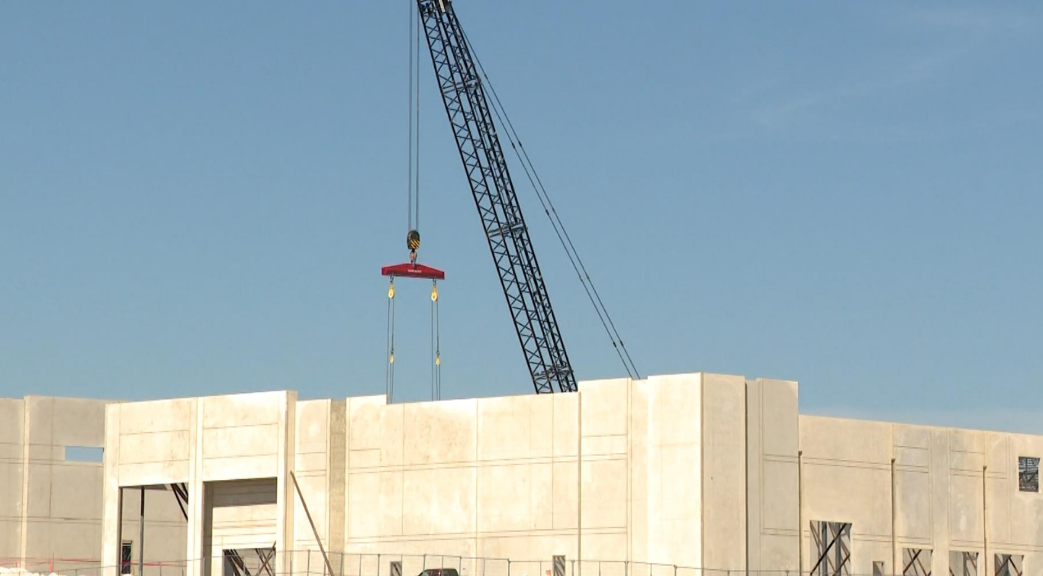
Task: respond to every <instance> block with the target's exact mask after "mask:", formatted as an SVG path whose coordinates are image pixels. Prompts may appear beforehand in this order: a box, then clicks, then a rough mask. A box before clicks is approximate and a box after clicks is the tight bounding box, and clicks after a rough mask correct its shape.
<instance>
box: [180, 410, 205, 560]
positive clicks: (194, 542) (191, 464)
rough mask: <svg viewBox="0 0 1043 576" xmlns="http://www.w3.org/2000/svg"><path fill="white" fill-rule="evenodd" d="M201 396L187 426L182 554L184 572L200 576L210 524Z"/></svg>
mask: <svg viewBox="0 0 1043 576" xmlns="http://www.w3.org/2000/svg"><path fill="white" fill-rule="evenodd" d="M202 402H203V399H201V398H197V399H195V400H194V401H193V402H192V414H191V416H190V421H191V422H192V426H191V428H190V430H189V446H191V449H190V451H189V460H188V482H187V486H188V541H187V542H186V548H185V552H186V553H185V557H186V558H187V559H188V567H187V569H186V570H185V576H203V575H204V574H206V573H207V572H208V566H209V563H207V562H204V559H206V557H208V556H209V555H210V542H209V538H206V536H207V534H209V532H210V530H209V526H207V522H206V517H207V514H206V497H205V493H204V492H205V490H204V486H205V485H204V484H203V408H202Z"/></svg>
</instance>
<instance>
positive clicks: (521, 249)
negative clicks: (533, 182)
mask: <svg viewBox="0 0 1043 576" xmlns="http://www.w3.org/2000/svg"><path fill="white" fill-rule="evenodd" d="M417 8H418V10H419V14H420V22H421V26H423V29H424V33H425V35H426V36H427V46H428V48H429V50H430V52H431V62H432V64H433V66H434V70H435V76H436V78H437V80H438V86H439V92H440V93H441V95H442V102H443V103H444V104H445V111H446V115H447V116H448V118H449V124H450V127H451V128H452V132H453V136H454V137H455V139H456V145H457V148H458V149H459V151H460V159H461V161H462V162H463V166H464V171H465V172H466V174H467V180H468V183H469V184H470V187H471V193H472V194H473V196H474V203H475V206H476V207H477V209H478V215H479V216H480V217H481V220H482V225H483V227H484V228H485V236H486V238H487V240H488V242H489V251H490V252H491V253H492V257H493V262H494V264H495V265H496V271H497V273H498V274H499V277H500V284H501V286H502V287H503V293H504V296H506V299H507V306H508V308H509V309H510V312H511V318H512V319H513V321H514V327H515V330H516V332H517V334H518V342H519V343H520V344H521V347H522V351H523V352H524V355H525V361H526V363H527V364H528V367H529V373H530V375H531V376H532V382H533V384H534V385H535V387H536V392H537V393H538V394H541V393H552V392H554V391H555V389H557V391H561V392H574V391H576V389H577V387H576V377H575V374H573V371H572V365H571V364H570V362H569V356H568V353H567V352H566V351H565V345H564V343H563V341H562V337H561V331H560V329H559V328H558V321H557V319H556V318H555V316H554V309H553V308H552V307H551V303H550V297H549V296H548V295H547V286H546V284H545V283H544V281H543V274H542V273H541V272H540V266H539V263H537V261H536V253H535V251H534V250H533V247H532V241H531V239H530V238H529V230H528V228H527V227H526V226H525V218H524V217H523V216H522V211H521V206H520V205H519V203H518V197H517V194H515V188H514V183H513V181H512V180H511V175H510V171H509V170H508V168H507V162H506V158H505V157H504V153H503V148H502V146H501V145H500V139H499V137H498V136H497V133H496V126H495V125H494V123H493V117H492V114H491V111H490V106H489V100H488V99H487V97H486V92H485V88H484V86H483V84H482V81H481V78H480V76H479V74H478V70H477V68H476V66H475V60H474V56H473V54H472V53H471V47H470V45H469V43H468V42H467V37H466V36H465V35H464V32H463V29H462V28H461V27H460V22H459V21H458V20H457V18H456V14H455V12H454V11H453V4H452V2H451V0H417Z"/></svg>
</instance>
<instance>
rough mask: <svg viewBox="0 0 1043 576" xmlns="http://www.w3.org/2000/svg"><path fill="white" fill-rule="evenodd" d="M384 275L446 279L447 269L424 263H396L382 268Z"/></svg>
mask: <svg viewBox="0 0 1043 576" xmlns="http://www.w3.org/2000/svg"><path fill="white" fill-rule="evenodd" d="M380 274H381V275H382V276H397V277H400V278H427V279H429V280H445V271H443V270H439V269H438V268H432V267H430V266H424V265H423V264H409V263H406V264H394V265H391V266H384V267H383V268H381V269H380Z"/></svg>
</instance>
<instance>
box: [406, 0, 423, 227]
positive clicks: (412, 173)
mask: <svg viewBox="0 0 1043 576" xmlns="http://www.w3.org/2000/svg"><path fill="white" fill-rule="evenodd" d="M413 6H414V3H413V2H412V0H409V88H408V92H407V95H408V99H409V108H408V111H407V114H406V115H407V117H408V118H409V122H408V124H409V170H408V180H407V187H406V205H407V218H406V223H407V224H406V225H407V230H408V231H413V230H419V229H420V24H421V23H420V16H419V13H418V12H417V11H416V10H414V9H413ZM414 32H415V34H414ZM414 55H415V58H414ZM414 88H415V90H414ZM414 199H415V203H414Z"/></svg>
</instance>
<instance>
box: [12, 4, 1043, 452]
mask: <svg viewBox="0 0 1043 576" xmlns="http://www.w3.org/2000/svg"><path fill="white" fill-rule="evenodd" d="M409 6H410V3H409V2H408V1H407V0H393V1H385V2H326V3H318V2H308V3H302V2H294V3H290V2H280V3H275V2H233V1H229V2H221V3H217V4H214V3H203V2H178V3H167V4H165V5H154V4H140V3H130V4H128V3H115V2H112V3H109V2H77V3H44V2H5V3H3V4H0V53H2V54H4V56H3V58H0V395H2V396H16V397H17V396H21V395H24V394H55V395H73V396H99V397H119V398H128V399H141V398H155V397H171V396H180V395H200V394H214V393H224V392H238V391H249V390H267V389H279V388H294V389H297V390H299V391H300V393H301V396H302V397H308V398H314V397H344V396H348V395H358V394H374V393H380V392H382V391H383V388H384V359H383V351H384V328H385V312H386V308H385V306H386V295H385V294H386V284H385V281H384V279H382V278H381V277H380V276H379V268H380V266H381V265H383V264H387V263H390V262H395V261H401V260H404V259H405V257H406V254H405V250H404V247H403V244H404V241H403V238H404V234H405V232H406V218H405V216H406V205H405V204H406V201H405V194H406V182H407V175H406V168H407V157H406V152H407V143H406V138H407V126H406V119H407V116H406V110H407V100H406V97H407V96H406V93H407V79H408V61H407V54H408V45H407V41H408V35H409V34H408V12H407V10H408V9H409ZM456 10H457V13H458V15H459V17H460V18H461V21H462V23H463V25H464V26H465V28H466V29H467V31H468V34H469V36H470V37H471V40H472V42H473V43H474V44H475V46H476V49H477V50H478V52H479V55H480V57H481V58H482V60H483V63H484V64H485V65H486V68H487V69H488V71H489V73H490V75H491V76H492V78H493V81H494V82H495V84H496V87H497V89H498V91H499V92H500V95H501V97H502V98H503V99H504V102H505V104H506V106H507V108H508V110H509V112H510V113H511V115H512V118H513V119H514V122H515V124H516V126H517V127H518V129H519V131H520V132H521V134H522V138H523V140H524V142H525V144H526V147H527V148H528V150H529V152H530V154H531V155H532V156H533V159H534V160H535V162H536V164H537V166H538V167H539V169H540V171H541V175H542V177H543V180H544V182H545V183H547V185H548V188H549V189H550V191H551V194H552V195H553V197H554V199H555V201H556V202H557V204H558V208H559V212H560V213H561V215H562V217H563V219H564V220H565V221H566V223H567V225H568V226H569V229H570V232H571V234H572V236H573V239H574V240H575V241H576V244H577V246H578V247H579V249H580V251H581V253H582V254H583V257H584V258H585V260H586V263H587V265H588V268H589V269H590V271H591V273H592V275H593V276H594V278H595V281H596V282H597V283H598V286H599V289H600V290H601V293H602V296H603V297H604V299H605V301H606V303H607V305H608V306H609V308H610V309H611V310H612V312H613V314H614V316H615V320H616V324H617V326H618V327H619V329H620V331H621V332H622V333H623V336H624V338H625V340H626V342H627V344H628V346H629V347H630V349H631V352H632V354H633V356H634V359H635V361H636V363H637V365H638V367H639V369H640V370H641V371H642V373H645V374H647V373H653V374H662V373H674V372H692V371H700V370H704V371H713V372H726V373H738V374H746V375H748V376H765V377H777V378H786V379H794V380H798V381H800V383H801V404H802V410H804V411H805V412H809V413H825V414H837V415H852V416H861V417H871V418H890V419H897V420H911V421H921V422H930V423H938V424H953V425H961V426H969V427H986V428H1004V429H1013V430H1025V431H1034V432H1043V424H1040V422H1039V419H1038V417H1037V416H1038V414H1039V413H1040V411H1041V410H1043V386H1041V383H1043V353H1041V345H1043V311H1041V307H1040V294H1043V266H1041V258H1040V253H1041V252H1043V232H1041V231H1040V225H1039V224H1040V214H1043V195H1041V181H1043V162H1041V160H1043V108H1041V106H1040V104H1039V103H1040V102H1043V66H1041V65H1040V64H1041V57H1040V55H1041V54H1043V8H1041V7H1040V6H1039V5H1038V4H1036V3H1023V2H1021V3H1014V2H1011V3H1007V2H990V3H980V2H978V3H960V2H916V3H911V2H860V3H853V2H845V3H839V2H824V1H821V2H799V3H795V2H788V3H782V2H734V1H727V2H725V1H720V2H701V1H700V2H687V1H685V2H682V1H678V0H672V1H665V0H650V1H647V2H638V3H634V2H622V1H616V0H601V1H597V2H595V1H592V0H572V1H569V2H561V1H551V0H534V1H531V2H524V3H519V2H513V1H508V0H487V1H484V2H474V1H467V0H458V1H457V2H456ZM426 58H427V56H426V54H425V61H424V68H423V69H422V72H423V76H422V81H423V83H422V86H421V88H422V95H421V99H422V101H423V105H422V109H421V115H422V121H421V134H422V135H421V154H422V167H421V170H422V183H421V194H422V202H423V204H422V216H421V217H422V228H421V231H422V232H423V235H424V247H423V249H422V251H421V257H422V260H424V261H427V262H428V263H430V264H433V265H436V266H439V267H442V268H445V269H446V270H447V271H448V273H449V278H448V279H447V281H446V282H445V283H444V284H443V285H442V287H441V290H440V292H441V294H442V302H441V305H442V308H441V314H442V347H443V355H444V358H445V362H444V365H443V389H444V394H445V395H446V396H448V397H467V396H474V395H501V394H525V393H530V392H531V384H530V383H529V382H528V380H527V373H526V370H525V367H524V364H523V360H522V356H521V353H520V352H519V350H518V349H517V340H516V338H515V336H514V334H513V331H512V328H511V325H510V322H509V317H508V314H507V311H506V306H505V304H504V300H503V296H502V294H501V293H500V291H499V285H498V282H497V280H496V276H495V272H494V269H493V267H492V263H491V261H490V257H489V254H488V249H487V247H486V246H485V243H484V239H483V236H482V232H481V227H480V225H479V221H478V218H477V215H476V213H475V210H474V205H473V202H472V200H471V198H470V194H469V191H468V189H467V185H466V181H465V180H464V177H463V172H462V169H461V167H460V164H459V157H458V156H457V155H456V151H455V148H454V145H453V142H452V139H451V135H450V132H449V130H448V126H447V123H446V120H445V116H444V111H443V110H442V109H441V103H440V101H439V100H438V98H437V95H436V93H435V85H434V81H433V75H432V73H431V71H430V64H429V62H428V61H427V60H426ZM515 176H516V178H515V179H516V180H518V181H519V185H520V180H521V177H522V174H521V172H520V171H518V170H516V175H515ZM520 189H521V192H520V193H521V201H522V204H523V207H524V208H525V209H526V211H527V216H528V221H529V224H530V228H531V230H532V235H533V237H534V241H535V243H536V248H537V251H538V254H539V257H540V262H541V264H542V267H543V269H544V273H545V276H546V278H547V283H548V286H549V289H550V291H551V296H552V300H553V302H554V305H555V309H556V311H557V314H558V318H559V321H560V323H561V326H562V330H563V333H564V336H565V338H566V342H567V345H568V348H569V352H570V355H571V357H572V360H573V364H574V365H575V368H576V370H577V372H578V373H579V376H580V378H581V379H594V378H601V377H614V376H619V375H620V374H622V373H623V370H622V367H621V366H620V365H619V363H618V359H616V357H615V354H614V353H613V351H612V349H611V346H610V345H609V343H608V341H607V339H606V337H605V336H604V334H603V332H602V331H601V328H600V325H599V324H598V322H597V319H596V317H595V316H594V314H593V312H592V310H591V309H590V307H589V305H588V304H587V303H586V300H585V296H584V294H583V292H582V289H581V288H580V286H579V284H578V282H577V281H576V279H575V276H574V275H573V273H572V272H571V269H570V268H569V265H568V262H567V260H566V259H565V256H564V254H563V252H562V251H561V249H560V247H558V245H557V244H556V240H555V238H554V236H553V232H552V230H551V229H550V228H549V226H548V224H547V222H546V219H545V218H544V217H543V215H542V214H541V213H540V212H539V211H538V210H536V208H537V207H538V203H537V201H536V198H535V197H534V195H533V194H532V192H531V190H529V189H527V188H525V187H524V186H520ZM427 291H428V286H427V285H423V284H416V285H402V286H401V287H400V289H399V292H398V293H399V300H398V303H399V304H398V305H399V308H398V335H399V345H398V351H399V353H398V378H397V381H396V388H397V390H398V392H399V394H400V397H401V399H403V400H417V399H422V398H423V397H424V396H425V395H426V394H427V391H428V378H429V372H428V361H429V356H428V344H429V343H428V337H429V316H428V314H429V301H428V299H427Z"/></svg>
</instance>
